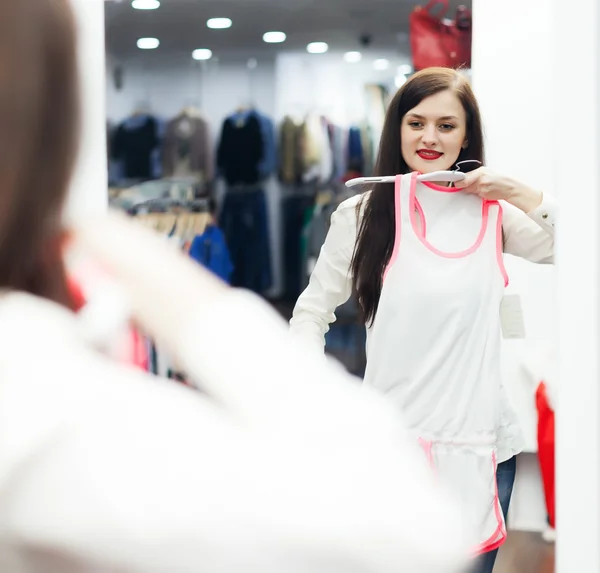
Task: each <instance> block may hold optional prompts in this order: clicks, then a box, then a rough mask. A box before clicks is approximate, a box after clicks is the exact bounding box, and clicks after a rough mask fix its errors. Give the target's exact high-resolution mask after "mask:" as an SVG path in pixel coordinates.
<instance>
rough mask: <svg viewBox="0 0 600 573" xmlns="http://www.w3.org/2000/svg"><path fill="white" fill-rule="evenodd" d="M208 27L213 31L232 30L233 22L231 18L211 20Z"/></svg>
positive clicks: (207, 23)
mask: <svg viewBox="0 0 600 573" xmlns="http://www.w3.org/2000/svg"><path fill="white" fill-rule="evenodd" d="M206 25H207V26H208V27H209V28H212V29H213V30H225V29H226V28H231V20H230V19H229V18H210V20H207V22H206Z"/></svg>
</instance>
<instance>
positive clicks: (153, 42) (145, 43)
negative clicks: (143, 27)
mask: <svg viewBox="0 0 600 573" xmlns="http://www.w3.org/2000/svg"><path fill="white" fill-rule="evenodd" d="M158 46H160V42H159V41H158V38H140V39H139V40H138V41H137V47H138V48H139V49H140V50H154V49H156V48H158Z"/></svg>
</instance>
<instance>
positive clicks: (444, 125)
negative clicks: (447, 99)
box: [440, 123, 454, 131]
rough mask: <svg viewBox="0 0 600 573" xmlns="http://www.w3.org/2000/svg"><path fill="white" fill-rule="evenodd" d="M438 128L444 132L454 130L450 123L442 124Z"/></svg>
mask: <svg viewBox="0 0 600 573" xmlns="http://www.w3.org/2000/svg"><path fill="white" fill-rule="evenodd" d="M440 128H441V129H443V130H444V131H450V130H451V129H454V126H453V125H452V124H451V123H442V125H440Z"/></svg>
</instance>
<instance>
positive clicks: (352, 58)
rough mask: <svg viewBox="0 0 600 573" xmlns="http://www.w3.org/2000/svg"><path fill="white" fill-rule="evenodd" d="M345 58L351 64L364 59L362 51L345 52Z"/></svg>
mask: <svg viewBox="0 0 600 573" xmlns="http://www.w3.org/2000/svg"><path fill="white" fill-rule="evenodd" d="M344 60H346V61H347V62H348V63H349V64H355V63H356V62H360V61H361V60H362V54H361V53H360V52H346V53H345V54H344Z"/></svg>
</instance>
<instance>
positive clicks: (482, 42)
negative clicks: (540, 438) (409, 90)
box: [473, 0, 562, 531]
mask: <svg viewBox="0 0 600 573" xmlns="http://www.w3.org/2000/svg"><path fill="white" fill-rule="evenodd" d="M551 17H552V14H551V10H550V9H549V7H548V3H547V1H546V0H504V1H503V2H490V1H489V0H474V1H473V32H474V37H473V87H474V90H475V93H476V95H477V97H478V99H479V102H480V105H481V111H482V115H483V122H484V128H485V132H486V147H487V163H488V165H489V166H490V167H491V168H492V169H494V170H496V171H499V172H502V173H506V174H507V175H511V176H513V177H516V178H517V179H520V180H522V181H524V182H526V183H528V184H530V185H532V186H534V187H537V188H540V189H542V190H544V191H546V192H549V193H552V194H553V195H555V196H562V189H560V187H559V186H557V185H556V182H555V177H554V174H553V169H554V141H555V139H556V137H557V134H556V133H555V131H556V119H555V115H554V111H553V108H552V102H551V98H550V94H551V93H552V89H553V74H554V73H555V72H556V70H555V65H554V62H553V55H552V42H553V38H552V26H551V22H552V20H551ZM506 266H507V270H508V273H509V278H510V285H509V287H508V288H507V291H506V293H507V294H516V295H518V296H519V297H520V300H521V306H522V309H523V315H524V322H525V332H526V338H524V339H520V340H505V341H504V343H503V344H504V347H503V365H502V368H503V380H504V385H505V387H506V388H507V390H508V392H509V395H510V399H511V402H512V403H513V406H514V407H515V409H516V411H517V414H518V416H519V419H520V421H521V425H522V427H523V430H524V432H525V439H526V448H525V452H524V453H523V454H521V455H520V456H519V457H518V459H517V462H518V463H517V480H516V483H515V488H514V491H513V499H512V502H511V510H510V514H509V527H511V528H514V529H521V530H533V531H543V530H544V529H545V528H546V527H547V521H546V513H547V512H546V507H545V501H544V495H543V487H542V482H541V477H540V471H539V463H538V459H537V433H536V430H537V412H536V408H535V402H534V397H535V389H536V386H537V382H538V381H537V380H535V379H534V378H531V377H530V376H528V374H527V372H526V371H525V370H524V365H525V364H526V363H527V362H528V361H529V360H531V359H532V358H533V357H534V356H535V355H536V354H538V353H539V352H541V351H544V350H547V349H551V348H553V346H555V345H556V340H555V336H556V304H555V297H554V283H555V269H554V267H552V266H543V265H534V264H532V263H528V262H526V261H523V260H520V259H516V258H514V257H510V256H507V260H506Z"/></svg>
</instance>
